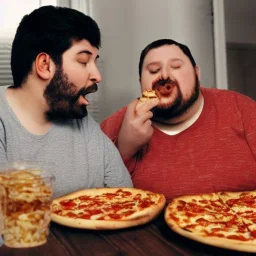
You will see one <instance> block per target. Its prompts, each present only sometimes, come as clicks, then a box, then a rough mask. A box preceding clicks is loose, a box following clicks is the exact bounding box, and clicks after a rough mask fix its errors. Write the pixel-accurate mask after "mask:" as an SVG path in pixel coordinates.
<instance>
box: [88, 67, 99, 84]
mask: <svg viewBox="0 0 256 256" xmlns="http://www.w3.org/2000/svg"><path fill="white" fill-rule="evenodd" d="M90 80H91V81H92V82H94V83H99V82H100V81H101V74H100V71H99V69H98V68H97V66H96V65H95V66H94V67H92V70H91V74H90Z"/></svg>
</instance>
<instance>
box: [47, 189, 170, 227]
mask: <svg viewBox="0 0 256 256" xmlns="http://www.w3.org/2000/svg"><path fill="white" fill-rule="evenodd" d="M164 205H165V197H164V196H163V195H162V194H156V193H152V192H150V191H145V190H141V189H135V188H93V189H85V190H80V191H77V192H74V193H71V194H68V195H66V196H63V197H60V198H57V199H54V200H53V203H52V214H51V217H52V220H53V221H54V222H57V223H59V224H62V225H65V226H69V227H76V228H84V229H119V228H127V227H132V226H137V225H141V224H144V223H147V222H149V221H151V220H152V219H154V218H155V217H156V216H157V215H158V214H159V213H160V212H161V211H162V209H163V207H164Z"/></svg>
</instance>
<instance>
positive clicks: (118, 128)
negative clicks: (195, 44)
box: [101, 39, 256, 200]
mask: <svg viewBox="0 0 256 256" xmlns="http://www.w3.org/2000/svg"><path fill="white" fill-rule="evenodd" d="M139 76H140V84H141V90H142V91H144V90H146V89H154V90H155V92H156V95H157V96H158V98H155V99H150V100H148V101H145V102H140V101H138V100H134V101H133V102H131V103H130V104H129V105H128V106H127V107H124V108H122V109H120V110H119V111H117V112H116V113H114V114H113V115H111V116H110V117H108V118H107V119H106V120H104V121H103V123H102V124H101V128H102V130H103V131H104V132H105V133H106V134H107V135H108V136H109V137H110V139H112V141H113V142H114V143H115V144H116V146H117V147H118V149H119V151H120V153H121V155H122V157H123V160H124V162H125V164H126V166H127V168H128V170H129V171H130V174H131V177H132V180H133V183H134V186H135V187H137V188H142V189H147V190H151V191H153V192H158V193H163V194H164V195H165V196H166V198H167V200H170V199H172V198H173V197H176V196H179V195H189V194H198V193H208V192H214V191H243V190H255V189H256V161H255V160H256V103H255V101H253V100H252V99H250V98H248V97H246V96H244V95H241V94H239V93H237V92H232V91H227V90H218V89H213V88H211V89H210V88H203V87H201V86H200V70H199V67H198V66H197V65H196V63H195V60H194V58H193V56H192V55H191V52H190V50H189V49H188V47H187V46H185V45H182V44H180V43H178V42H175V41H173V40H170V39H161V40H157V41H154V42H152V43H151V44H149V45H148V46H147V47H146V48H145V49H144V50H143V51H142V53H141V56H140V62H139Z"/></svg>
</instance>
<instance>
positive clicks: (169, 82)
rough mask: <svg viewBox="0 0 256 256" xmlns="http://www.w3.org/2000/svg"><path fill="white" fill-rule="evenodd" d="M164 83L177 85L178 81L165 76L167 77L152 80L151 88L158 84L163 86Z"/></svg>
mask: <svg viewBox="0 0 256 256" xmlns="http://www.w3.org/2000/svg"><path fill="white" fill-rule="evenodd" d="M165 84H173V85H178V83H177V82H176V81H175V80H172V79H170V78H167V79H163V78H159V79H157V80H156V81H154V82H153V85H152V89H154V88H156V86H159V85H162V86H164V85H165Z"/></svg>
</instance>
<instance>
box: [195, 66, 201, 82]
mask: <svg viewBox="0 0 256 256" xmlns="http://www.w3.org/2000/svg"><path fill="white" fill-rule="evenodd" d="M195 71H196V75H197V78H198V80H199V82H200V81H201V72H200V68H199V67H198V66H196V67H195Z"/></svg>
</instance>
